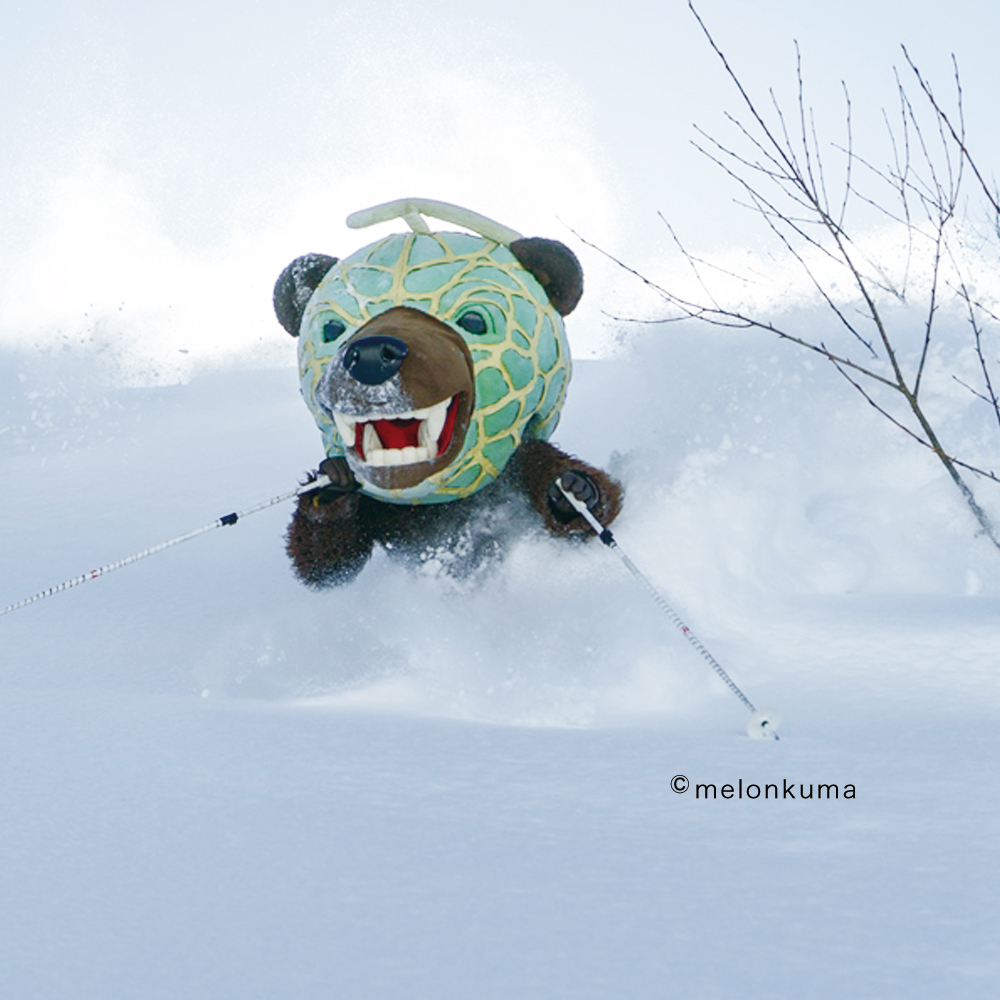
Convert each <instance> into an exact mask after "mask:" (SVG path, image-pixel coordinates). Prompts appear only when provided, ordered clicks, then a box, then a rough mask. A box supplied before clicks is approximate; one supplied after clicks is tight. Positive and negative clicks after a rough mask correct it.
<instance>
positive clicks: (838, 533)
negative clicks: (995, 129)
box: [0, 327, 1000, 1000]
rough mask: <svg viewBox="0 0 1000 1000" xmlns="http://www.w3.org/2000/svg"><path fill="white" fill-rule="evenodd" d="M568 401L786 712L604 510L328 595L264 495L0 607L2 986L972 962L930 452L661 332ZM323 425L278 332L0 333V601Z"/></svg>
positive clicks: (940, 530) (645, 529) (937, 488)
mask: <svg viewBox="0 0 1000 1000" xmlns="http://www.w3.org/2000/svg"><path fill="white" fill-rule="evenodd" d="M289 360H290V359H289ZM557 440H558V441H559V443H560V444H561V445H562V446H563V447H565V448H567V449H568V450H571V451H575V452H577V453H579V454H581V455H582V456H585V457H587V458H588V459H590V460H593V461H596V462H598V463H604V464H606V465H609V466H610V467H611V468H612V469H614V470H615V471H616V472H617V473H618V474H619V475H620V476H621V477H622V478H623V480H624V482H625V483H626V486H627V489H628V500H627V507H626V510H625V512H624V514H623V516H622V518H621V519H620V521H619V523H618V525H617V526H616V535H617V537H618V540H619V542H620V544H621V546H622V548H623V549H624V550H625V551H626V552H628V553H629V554H630V555H631V556H632V557H633V559H634V560H635V561H636V562H637V563H638V564H639V565H640V566H641V567H642V568H643V569H644V570H645V571H646V572H648V574H649V575H650V576H651V577H652V579H653V580H654V581H655V583H656V584H657V586H659V587H661V588H662V589H663V590H664V592H665V593H666V594H667V595H668V596H669V598H670V599H671V600H672V602H673V603H674V604H675V605H676V607H677V609H678V611H679V612H680V613H681V615H682V616H683V617H684V618H685V619H686V620H687V621H688V622H689V624H690V625H691V626H692V627H693V628H694V630H695V631H696V632H697V633H698V635H699V636H700V638H701V639H702V640H703V641H704V642H705V644H706V645H707V646H708V648H709V649H710V650H711V651H712V652H713V654H714V655H715V656H716V657H717V658H718V659H719V660H720V661H721V662H722V664H723V665H724V666H725V667H726V669H727V670H729V671H730V673H731V674H732V675H733V677H734V679H735V680H736V681H737V683H738V684H740V685H741V687H742V688H743V689H744V690H745V691H746V693H747V694H748V696H749V697H750V698H751V699H752V700H753V701H754V702H755V703H756V704H757V705H758V706H762V707H773V708H775V709H777V710H778V711H780V712H781V714H782V716H783V720H784V721H783V725H782V730H781V734H782V739H781V741H780V742H772V741H751V740H749V739H747V737H746V735H745V733H744V726H745V723H746V720H747V713H746V711H745V709H744V708H743V707H742V706H741V705H740V704H739V702H738V701H737V700H736V699H735V698H734V697H733V696H732V694H731V693H730V692H729V691H728V690H726V689H725V688H724V687H723V686H722V684H721V683H720V682H719V681H718V680H717V679H716V678H715V677H714V675H712V673H711V672H710V671H709V670H708V668H707V667H706V666H705V664H704V662H703V661H702V660H700V659H699V658H698V657H697V655H696V654H695V653H694V651H693V650H691V648H690V647H689V646H688V645H687V643H685V642H684V640H683V638H681V637H680V636H679V635H678V634H677V633H676V632H674V631H672V630H671V627H670V625H669V623H668V622H667V621H666V620H665V619H664V618H663V617H662V616H661V615H660V613H659V612H658V611H657V609H656V608H655V606H654V605H653V604H652V603H651V602H650V601H649V600H648V598H647V597H646V595H644V594H643V592H642V591H641V590H640V589H639V588H638V587H637V586H636V584H635V583H634V581H632V580H631V578H630V577H628V575H627V574H626V573H625V572H624V570H623V569H622V568H621V566H620V565H619V564H618V563H617V561H616V560H615V559H614V557H613V556H612V555H611V554H610V553H609V552H607V551H605V550H604V549H603V548H601V547H599V546H596V545H587V546H580V547H576V548H574V547H567V546H564V545H560V544H558V543H557V542H555V541H552V540H549V539H545V538H540V537H528V538H525V540H524V541H523V542H521V543H519V544H518V545H517V546H516V547H515V549H514V551H513V552H512V553H511V554H510V556H509V557H508V559H507V560H506V561H505V562H504V564H503V565H501V566H499V567H496V568H495V569H494V570H493V571H492V572H490V573H488V574H484V575H483V576H482V577H480V578H477V579H475V580H472V581H464V582H458V581H455V580H453V579H451V578H449V577H448V576H447V575H446V574H443V573H442V572H440V567H439V565H438V564H437V563H435V561H434V560H430V561H428V562H427V563H425V564H423V565H422V566H420V567H410V568H407V567H404V566H401V565H399V564H397V563H394V562H391V561H390V560H388V559H387V558H385V557H384V556H378V557H376V558H375V559H374V560H373V562H372V564H371V565H370V566H369V567H368V568H367V569H366V570H365V572H364V573H363V574H362V576H361V577H360V578H359V580H358V581H357V582H356V583H355V584H354V585H352V586H351V587H350V588H348V589H346V590H341V591H327V592H323V593H312V592H310V591H307V590H305V589H304V588H302V587H301V586H299V585H298V584H296V583H295V581H294V580H293V579H292V577H291V575H290V573H289V571H288V568H287V565H286V561H285V557H284V554H283V551H282V533H283V530H284V525H285V523H286V521H287V518H288V516H289V508H288V506H283V507H277V508H272V509H270V510H267V511H265V512H262V513H260V514H257V515H255V516H254V517H252V518H249V519H246V520H245V521H242V522H240V523H239V524H238V525H237V526H235V527H232V528H224V529H220V530H219V531H215V532H212V533H210V534H208V535H206V536H202V537H201V538H199V539H197V540H194V541H191V542H188V543H185V544H184V545H181V546H178V547H177V548H174V549H171V550H169V551H167V552H164V553H162V554H160V555H157V556H155V557H152V558H150V559H148V560H146V561H144V562H141V563H139V564H136V565H134V566H131V567H128V568H126V569H123V570H121V571H119V572H116V573H114V574H111V575H109V576H107V577H105V578H102V579H100V580H97V581H94V582H92V583H87V584H86V585H84V586H81V587H79V588H76V589H74V590H72V591H69V592H67V593H64V594H60V595H57V596H55V597H52V598H50V599H48V600H45V601H41V602H39V603H37V604H34V605H32V606H30V607H28V608H25V609H23V610H20V611H18V612H16V613H13V614H10V615H7V616H5V617H3V618H0V637H2V647H0V648H2V649H3V662H2V667H0V762H2V763H0V803H2V805H0V850H2V858H3V863H2V865H0V898H2V900H3V907H2V909H0V995H3V996H4V997H11V998H19V1000H20V998H25V1000H28V998H31V1000H34V998H53V1000H55V998H59V1000H63V998H67V997H73V998H95V1000H96V998H100V1000H109V998H114V1000H117V998H126V997H129V998H131V997H138V996H141V997H143V998H145V1000H154V998H156V1000H158V998H167V997H170V998H176V997H184V998H189V1000H190V998H213V1000H215V998H228V997H233V998H236V997H239V998H253V997H262V998H263V997H268V998H270V997H277V996H281V997H296V998H329V997H337V998H355V997H356V998H369V997H389V996H392V997H414V998H415V997H428V998H431V997H433V998H440V997H475V998H494V997H495V998H512V997H518V998H535V997H537V998H562V997H566V998H591V997H593V998H604V997H610V996H623V997H635V998H645V997H649V998H653V997H657V998H659V997H666V996H671V997H673V996H677V997H697V998H702V997H704V998H715V997H719V998H728V997H735V996H741V995H761V996H772V997H779V998H796V1000H798V998H812V997H816V998H842V997H846V996H856V997H872V998H879V1000H884V998H897V997H898V998H907V1000H914V998H921V997H928V998H929V997H941V996H949V997H963V998H965V997H968V998H978V997H983V998H985V997H994V996H996V995H997V990H998V987H1000V945H998V941H1000V938H998V935H997V928H998V918H1000V904H998V902H997V896H998V893H997V891H996V890H997V886H998V884H1000V883H998V877H1000V855H998V850H997V848H996V844H997V843H998V842H1000V808H998V805H997V803H998V791H1000V789H998V780H997V775H996V761H997V759H998V757H997V752H998V750H1000V739H998V735H997V734H998V728H997V723H998V721H1000V684H998V680H997V678H998V670H1000V620H998V611H1000V557H998V556H997V554H996V553H995V552H994V551H993V550H991V549H990V547H989V546H988V545H987V544H986V543H985V542H984V541H983V540H982V539H979V538H976V537H975V536H974V525H973V523H972V521H971V517H970V516H969V515H968V514H967V512H966V511H965V509H964V508H963V506H962V503H961V500H960V498H958V497H957V495H956V494H954V492H953V488H952V487H951V486H950V484H949V483H948V482H947V481H946V479H945V478H943V476H942V475H941V474H940V473H939V472H938V470H937V469H936V468H935V467H934V463H933V462H932V461H931V460H930V459H929V458H928V456H926V455H924V454H921V453H920V452H919V451H918V450H917V449H916V448H915V447H913V446H911V445H910V444H909V443H908V442H906V441H905V440H903V439H902V438H901V437H899V436H894V433H893V432H892V429H891V428H889V427H888V426H887V425H884V424H882V423H879V422H878V417H877V415H875V414H874V413H872V411H870V409H868V408H866V407H864V406H863V404H862V403H860V402H858V401H857V399H856V397H855V396H854V395H852V394H851V392H850V390H849V387H846V386H844V385H843V384H841V383H839V382H838V381H837V377H836V375H835V373H833V372H830V371H827V370H825V369H823V368H817V367H816V366H815V365H814V364H807V363H806V359H805V358H804V357H802V356H800V355H799V354H797V353H795V351H794V349H791V348H787V347H783V346H781V345H776V344H774V343H772V342H770V341H766V340H762V339H752V338H747V337H745V336H743V337H741V336H738V335H735V334H722V333H708V334H706V333H704V332H703V331H698V330H691V329H685V328H681V327H671V328H669V330H653V331H651V332H650V333H648V334H646V335H645V336H644V337H643V338H642V339H641V340H639V341H638V342H637V343H636V344H635V345H634V346H633V347H632V349H630V350H629V351H626V352H624V353H623V354H622V355H621V356H620V357H619V358H617V359H616V360H607V361H599V362H598V361H594V362H585V363H582V364H580V365H579V366H578V369H577V374H576V377H575V381H574V385H573V387H572V388H571V391H570V397H569V403H568V406H567V409H566V411H565V415H564V421H563V424H562V425H561V427H560V429H559V432H558V434H557ZM319 457H320V454H319V437H318V433H317V432H316V430H315V428H314V427H313V426H312V424H311V421H310V418H309V416H308V413H307V411H306V409H305V407H304V406H303V405H302V403H301V401H300V399H299V398H298V394H297V389H296V379H295V374H294V371H293V370H292V369H291V368H283V369H276V370H235V369H231V368H230V369H227V370H218V371H214V372H208V371H202V372H200V373H199V374H197V376H196V377H194V378H193V379H192V380H191V381H190V382H189V383H187V384H183V385H168V386H147V387H139V388H135V387H133V388H127V387H122V386H120V385H118V386H116V385H115V384H113V382H112V381H111V380H109V378H108V376H107V374H106V373H105V372H104V371H103V370H102V368H101V365H100V358H99V357H95V356H92V355H90V354H88V353H87V352H86V351H84V350H80V351H75V352H72V351H71V352H68V353H63V354H58V355H57V354H37V353H36V354H31V353H26V352H19V353H15V352H12V351H7V353H5V354H3V355H2V356H0V495H2V497H3V503H2V506H0V566H2V576H0V581H2V582H0V606H4V605H6V604H8V603H10V602H13V601H15V600H18V599H20V598H22V597H25V596H28V595H30V594H32V593H35V592H36V591H39V590H41V589H43V588H45V587H47V586H50V585H52V584H54V583H57V582H59V581H61V580H64V579H67V578H70V577H73V576H75V575H77V574H78V573H81V572H83V571H85V570H86V569H89V568H90V567H91V566H94V565H99V564H103V563H106V562H110V561H112V560H113V559H116V558H119V557H121V556H124V555H127V554H129V553H130V552H133V551H136V550H139V549H143V548H145V547H147V546H149V545H152V544H155V543H157V542H159V541H162V540H164V539H167V538H170V537H173V536H175V535H178V534H181V533H183V532H185V531H187V530H189V529H191V528H194V527H197V526H199V525H201V524H204V523H208V522H210V521H211V520H212V519H214V518H216V517H218V516H220V515H222V514H225V513H228V512H229V511H231V510H236V509H241V508H243V507H246V506H249V505H250V504H252V503H255V502H256V501H258V500H263V499H266V498H267V497H269V496H272V495H275V494H279V493H281V492H284V491H285V490H287V489H289V488H290V487H291V486H293V485H294V484H295V482H296V481H297V479H298V477H299V476H300V475H301V473H302V472H303V471H304V470H305V469H307V468H310V467H312V466H314V465H315V463H316V462H317V460H318V459H319ZM990 502H992V501H990ZM993 506H994V507H995V506H996V505H995V503H994V504H993ZM675 775H685V776H687V778H688V779H689V780H690V784H691V787H690V789H689V790H688V791H687V792H685V793H675V792H674V791H672V790H671V779H672V778H673V776H675ZM740 782H742V786H741V785H740ZM708 783H712V784H714V785H715V786H716V788H717V789H720V790H721V789H722V787H723V786H724V785H725V784H727V783H731V784H733V785H734V786H736V787H737V789H739V788H741V787H742V788H743V789H746V788H747V786H749V785H751V784H753V785H756V786H760V787H763V786H764V785H766V784H768V783H772V784H774V785H775V786H776V788H777V789H778V790H782V791H783V789H784V788H786V787H791V788H792V789H793V793H794V795H795V798H794V799H793V798H791V797H790V796H783V797H782V798H781V799H780V800H778V801H775V800H774V799H773V798H768V799H767V800H764V799H761V798H758V799H750V798H748V797H747V796H746V795H745V794H744V795H743V797H742V798H739V797H734V798H732V799H724V798H723V797H722V795H721V792H720V794H719V797H718V798H716V799H714V800H706V799H705V798H704V797H701V798H698V797H696V790H695V785H696V784H708ZM820 783H823V784H829V783H836V784H837V785H838V789H839V793H840V797H838V798H837V799H826V798H822V799H821V798H817V797H816V796H817V795H818V794H819V792H818V787H816V786H818V785H819V784H820ZM848 784H850V785H853V786H854V789H855V797H854V798H853V799H846V798H844V792H845V790H846V786H847V785H848ZM800 785H802V786H805V789H806V791H808V789H809V786H810V785H812V786H814V797H813V798H812V799H807V800H805V801H803V800H802V799H801V798H800V791H801V790H800Z"/></svg>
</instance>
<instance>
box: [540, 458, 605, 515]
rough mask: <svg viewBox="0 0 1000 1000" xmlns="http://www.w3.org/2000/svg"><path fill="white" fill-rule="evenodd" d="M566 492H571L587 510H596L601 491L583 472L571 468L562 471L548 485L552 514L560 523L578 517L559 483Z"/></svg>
mask: <svg viewBox="0 0 1000 1000" xmlns="http://www.w3.org/2000/svg"><path fill="white" fill-rule="evenodd" d="M560 483H561V484H562V486H563V489H565V490H566V491H567V492H568V493H572V494H573V496H575V497H576V498H577V500H579V501H580V502H581V503H582V504H584V505H585V506H586V507H587V509H588V510H591V511H593V510H596V509H597V507H598V506H599V505H600V502H601V491H600V490H599V489H598V488H597V484H596V483H595V482H594V480H593V479H591V478H590V476H588V475H587V474H586V473H585V472H577V471H574V470H572V469H570V470H568V471H566V472H564V473H563V474H562V475H561V476H560V477H559V480H558V482H555V483H553V484H552V485H551V486H550V487H549V492H548V500H549V507H550V508H551V509H552V514H553V516H554V517H555V518H556V520H557V521H559V522H560V523H561V524H568V523H569V522H570V521H572V520H573V518H575V517H579V515H578V514H577V512H576V510H575V509H574V508H573V505H572V504H571V503H570V502H569V501H568V500H567V499H566V497H564V496H563V493H562V490H560V489H559V484H560Z"/></svg>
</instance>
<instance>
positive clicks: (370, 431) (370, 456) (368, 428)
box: [361, 423, 385, 465]
mask: <svg viewBox="0 0 1000 1000" xmlns="http://www.w3.org/2000/svg"><path fill="white" fill-rule="evenodd" d="M361 447H362V448H363V449H364V452H365V459H366V460H367V461H368V462H370V463H371V464H372V465H382V464H384V462H385V451H384V449H383V447H382V439H381V438H380V437H379V436H378V431H377V430H375V425H374V424H371V423H367V424H365V430H364V435H363V436H362V438H361ZM380 452H381V457H382V461H379V460H378V457H379V453H380Z"/></svg>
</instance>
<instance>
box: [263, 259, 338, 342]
mask: <svg viewBox="0 0 1000 1000" xmlns="http://www.w3.org/2000/svg"><path fill="white" fill-rule="evenodd" d="M336 263H337V258H336V257H327V256H326V254H322V253H307V254H305V255H304V256H302V257H296V258H295V260H293V261H292V262H291V264H289V265H288V267H286V268H285V269H284V271H282V272H281V275H280V276H279V277H278V280H277V281H276V282H275V283H274V313H275V315H276V316H277V317H278V322H279V323H280V324H281V325H282V326H283V327H284V328H285V329H286V330H287V331H288V332H289V333H290V334H291V335H292V336H293V337H297V336H298V335H299V324H300V323H301V322H302V314H303V313H304V312H305V311H306V306H307V305H308V304H309V300H310V299H311V298H312V293H313V292H315V291H316V287H317V286H318V285H319V283H320V282H321V281H322V280H323V279H324V278H325V277H326V272H327V271H329V270H330V268H331V267H333V265H334V264H336Z"/></svg>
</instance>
